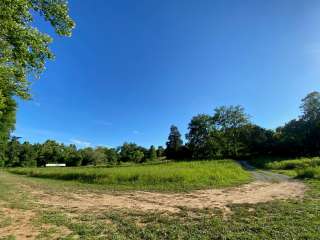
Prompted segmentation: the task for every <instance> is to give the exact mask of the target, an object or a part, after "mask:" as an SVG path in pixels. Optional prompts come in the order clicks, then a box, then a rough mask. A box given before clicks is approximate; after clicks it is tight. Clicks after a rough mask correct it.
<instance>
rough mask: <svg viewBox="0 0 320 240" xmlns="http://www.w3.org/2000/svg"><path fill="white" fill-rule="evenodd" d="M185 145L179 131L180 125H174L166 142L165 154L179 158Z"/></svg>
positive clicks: (168, 156)
mask: <svg viewBox="0 0 320 240" xmlns="http://www.w3.org/2000/svg"><path fill="white" fill-rule="evenodd" d="M182 145H183V141H182V139H181V134H180V132H179V129H178V127H176V126H174V125H172V126H171V127H170V134H169V137H168V141H167V143H166V146H167V148H166V151H165V154H166V156H167V158H172V159H177V158H179V157H180V156H179V151H180V149H181V147H182Z"/></svg>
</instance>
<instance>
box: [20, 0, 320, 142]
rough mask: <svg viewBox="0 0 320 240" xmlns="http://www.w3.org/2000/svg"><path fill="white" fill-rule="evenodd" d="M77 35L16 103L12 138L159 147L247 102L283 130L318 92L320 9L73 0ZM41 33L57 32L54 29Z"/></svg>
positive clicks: (183, 0)
mask: <svg viewBox="0 0 320 240" xmlns="http://www.w3.org/2000/svg"><path fill="white" fill-rule="evenodd" d="M69 4H70V9H71V16H72V17H73V18H74V20H75V21H76V24H77V26H76V28H75V30H74V33H73V36H72V38H61V37H57V36H55V35H53V37H54V42H53V44H52V46H51V48H52V50H53V52H54V53H55V55H56V59H55V61H51V62H48V64H47V65H46V67H47V69H46V70H45V72H44V73H43V74H42V76H41V79H40V80H37V81H35V82H34V83H33V85H32V93H33V100H32V101H29V102H21V101H20V102H19V110H18V114H17V126H16V131H15V133H14V134H15V135H17V136H21V137H23V139H24V140H28V141H31V142H43V141H44V140H46V139H48V138H51V139H56V140H57V141H60V142H64V143H67V144H69V143H76V144H77V145H78V146H80V147H83V146H97V145H104V146H118V145H120V144H122V143H123V142H124V141H129V142H136V143H138V144H141V145H143V146H150V145H151V144H154V145H163V144H164V143H165V141H166V139H167V136H168V131H169V127H170V125H171V124H175V125H177V126H178V127H179V129H180V130H181V132H182V133H183V134H185V133H186V131H187V125H188V122H189V121H190V119H191V117H192V116H194V115H196V114H198V113H208V114H212V113H213V109H214V108H215V107H217V106H220V105H230V104H240V105H242V106H244V107H245V109H246V112H247V113H248V114H250V115H251V116H252V118H251V120H252V121H253V122H254V123H256V124H259V125H261V126H263V127H266V128H275V127H277V126H279V125H281V124H284V123H285V122H287V121H288V120H290V119H292V118H295V117H297V116H298V115H299V105H300V100H301V99H302V98H303V97H304V96H305V95H306V94H307V93H308V92H311V91H314V90H319V87H320V81H319V76H320V28H319V26H320V14H319V10H320V1H318V0H308V1H305V0H268V1H266V0H215V1H212V0H161V1H160V0H157V1H156V0H144V1H143V0H135V1H132V0H108V1H105V0H94V1H77V0H70V1H69ZM38 26H39V28H40V30H42V31H45V32H47V33H49V34H53V33H52V30H51V29H50V27H49V26H48V24H46V23H44V22H42V21H38Z"/></svg>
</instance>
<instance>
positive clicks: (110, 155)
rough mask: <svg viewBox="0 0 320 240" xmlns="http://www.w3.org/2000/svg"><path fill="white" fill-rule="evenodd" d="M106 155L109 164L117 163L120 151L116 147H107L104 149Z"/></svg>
mask: <svg viewBox="0 0 320 240" xmlns="http://www.w3.org/2000/svg"><path fill="white" fill-rule="evenodd" d="M104 152H105V156H106V161H107V163H109V164H117V163H118V161H119V158H120V156H119V153H118V151H117V150H116V149H114V148H105V150H104Z"/></svg>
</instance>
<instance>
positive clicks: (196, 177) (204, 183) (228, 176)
mask: <svg viewBox="0 0 320 240" xmlns="http://www.w3.org/2000/svg"><path fill="white" fill-rule="evenodd" d="M9 171H10V172H11V173H15V174H21V175H27V176H30V177H38V178H49V179H59V180H72V181H78V182H82V183H92V184H103V185H105V186H107V187H109V188H112V189H116V190H117V189H119V190H120V189H131V190H133V189H138V190H164V191H166V190H191V189H203V188H211V187H227V186H232V185H237V184H241V183H245V182H248V181H249V180H250V178H251V176H250V174H249V173H248V172H247V171H245V170H243V169H242V167H241V166H240V165H239V164H238V163H236V162H234V161H232V160H212V161H194V162H170V163H164V164H158V165H144V166H143V165H142V166H139V165H136V166H128V167H113V168H102V167H100V168H94V167H73V168H17V169H9Z"/></svg>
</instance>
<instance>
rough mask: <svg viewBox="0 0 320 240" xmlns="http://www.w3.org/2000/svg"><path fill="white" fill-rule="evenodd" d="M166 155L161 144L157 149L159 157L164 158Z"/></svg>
mask: <svg viewBox="0 0 320 240" xmlns="http://www.w3.org/2000/svg"><path fill="white" fill-rule="evenodd" d="M163 156H164V148H163V147H162V146H159V147H158V149H157V158H162V157H163Z"/></svg>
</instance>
